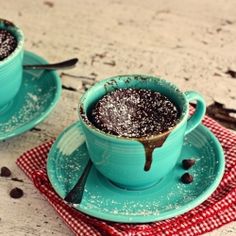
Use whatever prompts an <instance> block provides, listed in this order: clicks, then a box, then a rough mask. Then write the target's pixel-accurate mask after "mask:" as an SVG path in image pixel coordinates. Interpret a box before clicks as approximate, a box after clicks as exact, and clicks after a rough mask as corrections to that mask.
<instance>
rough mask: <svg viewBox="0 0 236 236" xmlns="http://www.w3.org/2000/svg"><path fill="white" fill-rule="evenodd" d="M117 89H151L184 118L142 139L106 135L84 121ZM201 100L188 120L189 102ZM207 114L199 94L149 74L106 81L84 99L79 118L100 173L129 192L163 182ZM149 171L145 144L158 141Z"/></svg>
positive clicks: (88, 147)
mask: <svg viewBox="0 0 236 236" xmlns="http://www.w3.org/2000/svg"><path fill="white" fill-rule="evenodd" d="M117 88H136V89H141V88H142V89H150V90H152V91H157V92H160V93H161V94H163V95H165V96H167V97H168V98H169V99H170V100H171V101H172V102H173V103H174V104H175V105H176V106H177V107H178V109H179V110H180V112H181V118H180V121H179V122H178V124H177V125H176V126H175V127H174V128H173V129H172V130H170V131H167V132H166V133H163V134H160V135H158V136H150V137H146V138H142V139H140V138H139V139H135V138H124V137H118V136H115V135H110V134H107V133H104V132H103V131H101V130H99V129H97V128H95V127H94V126H93V125H92V124H91V123H89V122H87V121H85V120H84V119H83V116H84V114H85V115H86V114H88V111H89V109H91V106H93V105H94V104H95V103H96V102H97V101H98V100H99V99H100V98H101V97H103V96H104V95H105V94H107V93H108V92H110V91H113V90H115V89H117ZM192 100H196V101H197V108H196V112H195V113H194V115H193V116H192V117H191V118H190V119H188V114H189V102H190V101H192ZM204 114H205V102H204V100H203V98H202V97H201V95H199V94H198V93H196V92H193V91H188V92H185V93H183V92H181V91H180V90H179V89H178V88H177V87H176V86H175V85H173V84H171V83H170V82H168V81H166V80H162V79H160V78H156V77H153V76H146V75H123V76H116V77H112V78H109V79H106V80H102V81H100V82H98V83H96V84H95V85H94V86H93V87H91V88H90V89H89V90H88V91H87V92H86V93H85V94H84V95H83V96H82V98H81V100H80V108H79V117H80V120H81V123H82V129H83V132H84V134H85V139H86V145H87V149H88V153H89V156H90V158H91V160H92V162H93V164H94V166H95V167H96V168H97V170H98V171H99V172H100V173H101V174H103V175H104V176H105V177H107V178H108V179H109V180H111V181H112V182H114V183H115V184H117V185H119V186H122V187H124V188H128V189H138V188H146V187H149V186H151V185H153V184H155V183H157V182H159V181H160V180H161V179H162V178H163V177H164V176H166V175H167V174H168V173H170V171H171V170H172V169H173V168H174V167H175V165H176V163H177V160H178V158H179V155H180V153H181V149H182V146H183V140H184V136H185V135H186V134H188V133H189V132H191V131H192V130H193V129H194V128H195V127H197V126H198V125H199V124H200V122H201V120H202V118H203V116H204ZM165 136H167V138H166V140H165V141H164V143H163V144H162V146H160V147H157V148H155V149H154V151H153V153H152V164H151V168H150V170H149V171H145V170H144V166H145V162H146V155H145V148H144V145H143V141H145V142H149V143H150V142H154V143H155V142H158V141H161V140H163V138H164V137H165Z"/></svg>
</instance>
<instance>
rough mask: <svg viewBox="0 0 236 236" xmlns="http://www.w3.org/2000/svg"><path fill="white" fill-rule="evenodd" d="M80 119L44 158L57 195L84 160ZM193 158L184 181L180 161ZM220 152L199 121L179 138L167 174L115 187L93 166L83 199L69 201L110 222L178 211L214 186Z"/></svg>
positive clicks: (221, 159)
mask: <svg viewBox="0 0 236 236" xmlns="http://www.w3.org/2000/svg"><path fill="white" fill-rule="evenodd" d="M84 141H85V139H84V135H83V133H82V130H81V125H80V122H77V123H75V124H73V125H72V126H70V127H68V128H67V129H66V130H65V131H64V132H62V134H61V135H60V136H59V137H58V139H57V140H56V142H55V143H54V144H53V146H52V148H51V150H50V153H49V156H48V162H47V172H48V176H49V180H50V182H51V184H52V186H53V188H54V189H55V191H56V192H57V193H58V195H59V196H60V197H61V198H64V197H65V196H66V193H68V191H69V190H70V189H71V188H72V187H73V186H74V184H75V183H76V181H77V180H78V178H79V176H80V175H81V173H82V171H83V169H84V167H85V165H86V163H87V161H88V158H89V156H88V152H87V148H86V145H85V142H84ZM185 158H194V159H195V160H196V164H195V165H194V166H193V167H192V168H191V169H190V170H189V172H190V173H191V174H192V175H193V176H194V181H193V182H192V183H191V184H183V183H182V182H181V181H180V177H181V175H182V174H183V173H184V172H185V170H183V168H182V167H181V161H182V160H183V159H185ZM224 164H225V163H224V155H223V150H222V148H221V145H220V143H219V142H218V140H217V139H216V138H215V136H214V135H213V134H212V133H211V132H210V131H209V130H208V129H207V128H206V127H204V126H203V125H200V126H198V128H196V129H195V130H194V131H193V132H192V133H191V134H189V135H188V136H187V137H186V138H185V141H184V147H183V151H182V154H181V157H180V158H179V162H178V164H177V166H176V167H175V169H174V170H173V172H172V173H170V174H169V175H168V176H166V177H165V178H164V179H163V180H162V181H161V182H159V183H158V184H156V185H155V186H152V187H150V188H148V189H145V190H139V191H135V190H133V191H132V190H126V189H122V188H119V187H117V186H115V185H114V184H112V183H111V182H110V181H108V180H107V179H106V178H105V177H103V176H102V175H101V174H100V173H99V172H98V171H96V169H95V168H94V167H92V169H91V172H90V174H89V176H88V179H87V182H86V186H85V192H84V196H83V200H82V202H81V204H80V205H78V204H74V205H73V207H75V208H76V209H77V210H79V211H81V212H84V213H86V214H88V215H91V216H94V217H97V218H100V219H104V220H109V221H115V222H126V223H141V222H142V223H144V222H153V221H159V220H164V219H168V218H171V217H174V216H178V215H180V214H182V213H184V212H187V211H189V210H191V209H192V208H194V207H196V206H198V205H199V204H201V203H202V202H203V201H204V200H206V199H207V198H208V197H209V196H210V195H211V194H212V193H213V192H214V191H215V189H216V188H217V186H218V185H219V183H220V181H221V178H222V176H223V173H224Z"/></svg>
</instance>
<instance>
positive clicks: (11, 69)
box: [0, 19, 24, 114]
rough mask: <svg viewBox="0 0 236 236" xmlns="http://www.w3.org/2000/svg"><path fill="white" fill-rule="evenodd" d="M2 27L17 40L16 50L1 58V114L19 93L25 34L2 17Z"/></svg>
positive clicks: (0, 22) (0, 24)
mask: <svg viewBox="0 0 236 236" xmlns="http://www.w3.org/2000/svg"><path fill="white" fill-rule="evenodd" d="M0 29H4V30H7V31H9V32H10V33H11V34H12V35H13V36H14V37H15V38H16V41H17V46H16V48H15V50H14V51H13V52H12V53H11V54H10V55H9V56H8V57H6V58H4V59H3V60H0V114H1V113H3V112H4V111H6V110H7V108H9V107H10V104H11V101H12V100H13V99H14V97H15V96H16V94H17V93H18V91H19V89H20V86H21V82H22V74H23V67H22V62H23V53H24V49H23V47H24V34H23V32H22V30H21V29H19V28H18V27H17V26H15V25H14V24H13V23H11V22H9V21H7V20H3V19H0Z"/></svg>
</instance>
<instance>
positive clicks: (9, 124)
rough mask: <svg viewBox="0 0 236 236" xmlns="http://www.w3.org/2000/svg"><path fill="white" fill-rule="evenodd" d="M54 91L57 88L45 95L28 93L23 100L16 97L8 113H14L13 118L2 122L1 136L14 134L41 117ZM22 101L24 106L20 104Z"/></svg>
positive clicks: (51, 89) (38, 92) (36, 92)
mask: <svg viewBox="0 0 236 236" xmlns="http://www.w3.org/2000/svg"><path fill="white" fill-rule="evenodd" d="M54 90H55V88H50V89H49V90H48V91H47V92H46V93H44V94H42V93H41V92H40V91H39V90H37V91H35V94H34V93H32V92H28V93H26V94H23V98H18V97H16V99H15V100H14V102H13V104H12V106H11V108H9V111H7V112H8V113H9V114H10V113H12V112H13V114H12V116H11V117H9V119H8V120H7V121H5V122H4V121H1V123H0V135H1V134H2V135H4V134H7V133H10V132H13V131H15V130H16V129H18V128H20V127H22V126H24V125H25V124H27V123H29V122H30V121H32V120H33V119H36V118H38V117H40V116H41V115H42V113H43V112H44V110H45V106H47V104H48V101H50V99H51V96H52V95H51V94H52V93H53V91H54ZM19 96H20V95H19ZM20 100H21V101H22V103H23V104H18V102H19V101H20Z"/></svg>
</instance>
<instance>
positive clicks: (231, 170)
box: [17, 117, 236, 236]
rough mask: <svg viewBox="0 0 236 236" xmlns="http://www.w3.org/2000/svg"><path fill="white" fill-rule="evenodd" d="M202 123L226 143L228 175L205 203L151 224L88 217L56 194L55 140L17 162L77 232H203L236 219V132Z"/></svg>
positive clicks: (121, 235) (128, 235) (127, 235)
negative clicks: (50, 170)
mask: <svg viewBox="0 0 236 236" xmlns="http://www.w3.org/2000/svg"><path fill="white" fill-rule="evenodd" d="M203 123H204V125H205V126H207V127H208V128H209V129H210V130H211V131H212V132H213V133H214V134H215V135H216V137H217V138H218V139H219V141H220V143H221V145H222V146H223V149H224V153H225V158H226V170H225V174H224V176H223V179H222V181H221V183H220V185H219V186H218V188H217V189H216V191H215V192H214V193H213V194H212V195H211V196H210V197H209V198H208V199H207V200H206V201H205V202H203V203H202V204H201V205H199V206H198V207H196V208H194V209H192V210H191V211H189V212H187V213H185V214H183V215H180V216H177V217H174V218H171V219H168V220H163V221H159V222H154V223H148V224H147V223H145V224H121V223H114V222H107V221H103V220H99V219H96V218H93V217H90V216H87V215H85V214H83V213H81V212H79V211H77V210H75V209H73V208H72V207H70V206H69V205H67V204H66V203H65V202H64V201H63V200H62V199H61V198H60V197H59V196H58V195H57V194H56V193H55V191H54V190H53V188H52V186H51V185H50V183H49V180H48V177H47V172H46V160H47V153H48V151H49V149H50V147H51V145H52V143H53V141H50V142H47V143H44V144H43V145H41V146H38V147H36V148H34V149H32V150H29V151H27V152H25V153H24V154H23V155H22V156H20V157H19V158H18V160H17V165H18V166H19V167H20V168H21V169H22V170H23V171H24V172H25V173H26V175H27V176H28V177H29V178H30V179H31V180H32V181H33V182H34V184H35V186H36V188H37V189H38V190H39V191H40V192H41V194H42V195H43V196H44V197H45V198H46V199H47V200H48V202H49V203H50V204H51V205H52V206H53V207H54V209H55V210H56V211H57V213H58V214H59V215H60V216H61V218H62V219H63V220H64V221H65V223H66V224H67V225H68V226H69V227H70V229H71V230H72V231H73V232H74V233H75V234H76V235H85V236H93V235H94V236H95V235H96V236H97V235H115V236H133V235H138V236H144V235H145V236H153V235H157V236H158V235H171V236H173V235H178V236H181V235H183V236H185V235H188V236H191V235H200V234H203V233H206V232H210V231H212V230H214V229H217V228H219V227H221V226H222V225H225V224H227V223H229V222H232V221H235V220H236V135H234V134H233V133H232V132H231V131H229V130H227V129H225V128H224V127H222V126H221V125H219V124H218V123H217V122H215V121H213V120H212V119H211V118H209V117H205V118H204V120H203Z"/></svg>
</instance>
